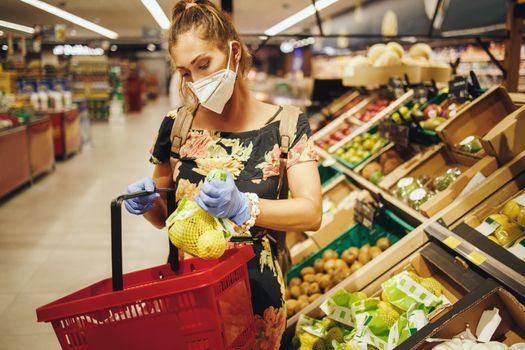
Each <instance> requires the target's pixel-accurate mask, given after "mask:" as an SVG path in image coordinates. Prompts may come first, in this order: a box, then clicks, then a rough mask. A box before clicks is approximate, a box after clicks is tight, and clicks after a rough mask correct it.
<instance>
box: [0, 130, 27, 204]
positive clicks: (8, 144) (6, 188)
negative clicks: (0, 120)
mask: <svg viewBox="0 0 525 350" xmlns="http://www.w3.org/2000/svg"><path fill="white" fill-rule="evenodd" d="M29 167H30V165H29V147H28V140H27V126H26V125H21V126H18V127H15V128H12V129H8V130H5V131H2V132H0V168H1V169H2V171H1V172H0V197H4V196H5V195H6V194H8V193H10V192H12V191H14V190H15V189H17V188H19V187H20V186H22V185H24V184H27V183H29V182H30V181H31V173H30V171H29Z"/></svg>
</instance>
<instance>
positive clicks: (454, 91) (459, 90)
mask: <svg viewBox="0 0 525 350" xmlns="http://www.w3.org/2000/svg"><path fill="white" fill-rule="evenodd" d="M448 91H449V94H451V95H452V96H454V97H455V98H456V100H458V101H459V102H461V103H463V102H465V101H467V100H468V97H469V84H468V81H467V78H466V77H462V76H459V75H456V76H454V78H453V79H452V80H451V81H449V82H448Z"/></svg>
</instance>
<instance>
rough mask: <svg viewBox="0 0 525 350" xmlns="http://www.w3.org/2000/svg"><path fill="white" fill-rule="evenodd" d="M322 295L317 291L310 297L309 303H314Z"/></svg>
mask: <svg viewBox="0 0 525 350" xmlns="http://www.w3.org/2000/svg"><path fill="white" fill-rule="evenodd" d="M321 296H322V295H321V294H319V293H315V294H312V295H310V296H309V297H308V302H309V303H313V302H314V301H316V300H317V299H319V298H320V297H321Z"/></svg>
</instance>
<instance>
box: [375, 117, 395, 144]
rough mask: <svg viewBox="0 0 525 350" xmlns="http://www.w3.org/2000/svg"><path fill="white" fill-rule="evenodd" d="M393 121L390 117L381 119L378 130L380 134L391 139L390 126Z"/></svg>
mask: <svg viewBox="0 0 525 350" xmlns="http://www.w3.org/2000/svg"><path fill="white" fill-rule="evenodd" d="M392 124H393V122H392V121H391V120H389V119H381V120H380V121H379V125H378V127H377V132H378V133H379V135H380V136H382V137H384V138H387V139H390V127H391V126H392Z"/></svg>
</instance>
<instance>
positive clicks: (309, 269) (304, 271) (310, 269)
mask: <svg viewBox="0 0 525 350" xmlns="http://www.w3.org/2000/svg"><path fill="white" fill-rule="evenodd" d="M310 274H311V275H315V270H314V268H313V267H311V266H308V267H305V268H303V269H302V270H301V276H302V277H304V275H310Z"/></svg>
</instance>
